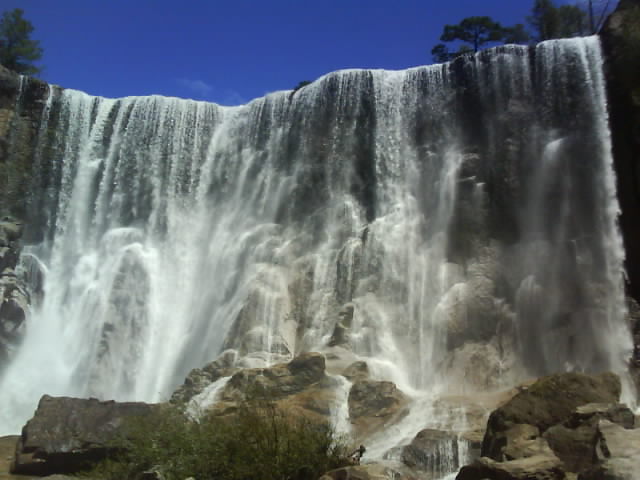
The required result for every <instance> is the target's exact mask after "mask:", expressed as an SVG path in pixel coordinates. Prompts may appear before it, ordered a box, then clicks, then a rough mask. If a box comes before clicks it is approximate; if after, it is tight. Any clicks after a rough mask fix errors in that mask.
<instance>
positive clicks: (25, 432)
mask: <svg viewBox="0 0 640 480" xmlns="http://www.w3.org/2000/svg"><path fill="white" fill-rule="evenodd" d="M154 408H157V406H154V405H149V404H146V403H133V402H127V403H117V402H114V401H108V402H101V401H99V400H97V399H95V398H91V399H88V400H87V399H79V398H69V397H57V398H56V397H50V396H48V395H45V396H43V397H42V398H41V399H40V402H39V404H38V408H37V409H36V412H35V414H34V416H33V418H32V419H31V420H29V421H28V422H27V424H26V425H25V426H24V427H23V429H22V435H21V436H20V439H19V441H18V444H17V447H16V454H15V458H14V462H13V464H12V466H11V471H12V473H15V474H21V475H42V476H44V475H52V474H68V473H74V472H78V471H80V470H82V469H85V468H87V467H90V466H91V465H92V464H94V463H95V462H96V461H99V460H101V459H103V458H104V457H105V456H106V455H107V454H108V453H109V452H110V451H111V450H112V448H113V447H112V446H111V445H112V444H113V441H114V440H115V439H116V438H117V437H118V435H120V433H121V432H122V426H123V424H124V423H125V422H126V421H127V419H130V418H133V417H138V416H141V415H148V414H149V413H151V412H152V411H153V409H154Z"/></svg>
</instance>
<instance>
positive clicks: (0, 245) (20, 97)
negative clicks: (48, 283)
mask: <svg viewBox="0 0 640 480" xmlns="http://www.w3.org/2000/svg"><path fill="white" fill-rule="evenodd" d="M48 96H49V87H48V86H47V84H45V83H43V82H41V81H39V80H36V79H27V78H21V77H20V76H19V75H17V74H15V73H13V72H11V71H9V70H7V69H6V68H4V67H3V66H1V65H0V371H2V370H3V369H4V367H5V366H6V364H7V362H8V361H9V359H10V358H11V357H12V352H13V350H14V349H15V348H16V347H17V346H18V345H19V344H20V342H21V340H22V337H23V334H24V327H25V324H24V322H25V320H26V318H27V314H28V310H29V303H30V301H31V295H30V292H29V290H30V289H29V288H28V286H27V282H26V281H25V280H26V278H27V276H28V275H29V274H28V273H24V272H23V274H21V273H20V272H19V269H18V268H17V267H18V260H19V258H20V251H21V243H22V242H21V237H22V233H23V222H24V221H25V220H26V217H27V204H28V199H29V193H28V191H29V185H30V184H31V178H32V175H33V173H32V171H33V165H32V162H33V159H34V158H35V148H36V143H37V142H36V138H37V135H38V131H39V128H40V120H41V115H42V111H43V108H44V105H45V103H46V99H47V97H48Z"/></svg>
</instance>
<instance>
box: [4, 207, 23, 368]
mask: <svg viewBox="0 0 640 480" xmlns="http://www.w3.org/2000/svg"><path fill="white" fill-rule="evenodd" d="M21 236H22V224H21V222H19V221H16V220H14V219H12V218H11V217H9V216H4V217H2V218H0V370H2V369H3V368H4V367H5V366H6V364H7V362H8V360H9V358H10V357H11V353H12V351H13V349H14V348H15V347H16V346H17V345H18V344H19V343H20V341H21V339H22V335H23V332H24V323H25V320H26V318H27V312H28V308H29V299H30V297H29V292H28V290H27V286H26V285H25V283H24V281H23V280H22V279H21V278H20V277H19V276H18V274H17V273H16V266H17V263H18V259H19V257H20V243H19V242H20V237H21Z"/></svg>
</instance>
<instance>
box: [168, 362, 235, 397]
mask: <svg viewBox="0 0 640 480" xmlns="http://www.w3.org/2000/svg"><path fill="white" fill-rule="evenodd" d="M236 359H237V354H236V352H235V351H233V350H227V351H226V352H223V353H222V355H220V356H219V357H218V358H217V359H216V360H214V361H213V362H211V363H208V364H207V365H205V366H204V367H202V368H194V369H193V370H191V372H189V375H188V376H187V378H185V380H184V383H183V384H182V385H181V386H180V387H179V388H178V389H177V390H176V391H175V392H173V394H172V395H171V400H170V403H174V404H185V403H187V402H188V401H189V400H191V399H192V398H193V397H195V396H196V395H198V394H200V393H202V392H203V391H204V390H205V389H206V388H207V387H208V386H209V385H211V384H212V383H213V382H215V381H216V380H218V379H220V378H222V377H229V376H231V375H233V374H234V373H236V372H237V371H238V367H236V366H235V364H236Z"/></svg>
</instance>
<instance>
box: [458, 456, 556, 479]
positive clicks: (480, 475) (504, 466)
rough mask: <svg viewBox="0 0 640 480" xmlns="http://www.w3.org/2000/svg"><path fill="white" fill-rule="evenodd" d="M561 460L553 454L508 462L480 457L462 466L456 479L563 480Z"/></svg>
mask: <svg viewBox="0 0 640 480" xmlns="http://www.w3.org/2000/svg"><path fill="white" fill-rule="evenodd" d="M565 479H566V476H565V472H564V470H563V468H562V462H561V461H560V460H559V459H558V458H557V457H554V456H553V455H535V456H533V457H526V458H519V459H517V460H511V461H508V462H496V461H494V460H491V459H490V458H486V457H482V458H479V459H477V460H476V461H475V462H473V463H472V464H471V465H467V466H465V467H462V469H461V470H460V472H459V473H458V475H457V476H456V480H565Z"/></svg>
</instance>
